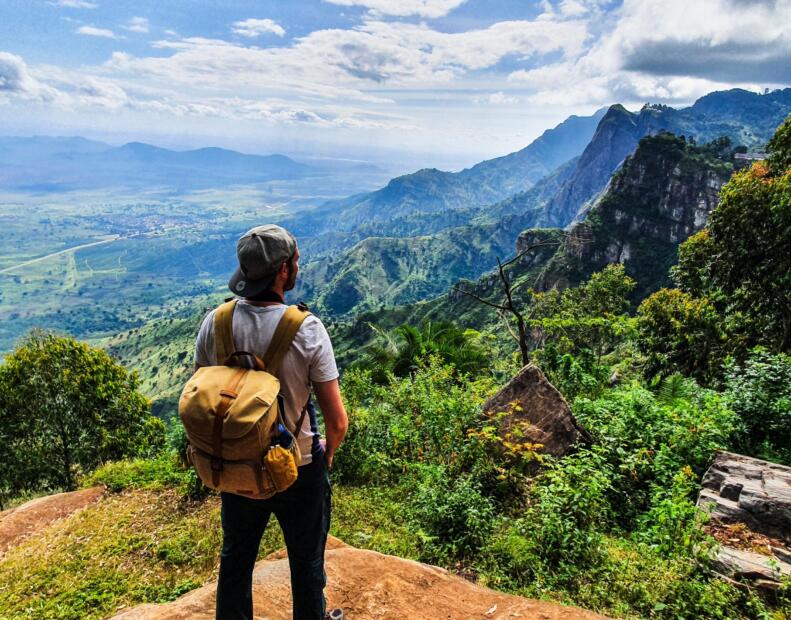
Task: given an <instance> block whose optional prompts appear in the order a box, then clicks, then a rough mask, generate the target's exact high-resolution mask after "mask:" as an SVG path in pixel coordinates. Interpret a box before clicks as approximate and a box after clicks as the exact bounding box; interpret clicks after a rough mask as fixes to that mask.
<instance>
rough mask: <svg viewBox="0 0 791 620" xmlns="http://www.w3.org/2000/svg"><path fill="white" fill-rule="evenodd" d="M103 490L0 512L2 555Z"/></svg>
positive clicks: (46, 499)
mask: <svg viewBox="0 0 791 620" xmlns="http://www.w3.org/2000/svg"><path fill="white" fill-rule="evenodd" d="M102 493H104V487H101V486H98V487H92V488H90V489H82V490H80V491H72V492H71V493H58V494H56V495H47V496H46V497H39V498H37V499H34V500H31V501H29V502H27V503H25V504H22V505H21V506H17V507H16V508H11V509H9V510H4V511H3V512H0V556H2V555H3V554H4V553H5V552H6V550H8V549H9V548H10V547H12V546H14V545H15V544H17V543H19V542H20V541H22V540H23V539H24V538H26V537H27V536H29V535H30V534H33V533H35V532H38V531H40V530H41V529H42V528H44V527H47V526H48V525H50V524H51V523H52V522H53V521H57V520H58V519H63V518H65V517H68V516H69V515H70V514H72V513H74V512H76V511H77V510H79V509H80V508H84V507H85V506H88V505H89V504H92V503H93V502H95V501H96V500H97V499H99V497H101V495H102Z"/></svg>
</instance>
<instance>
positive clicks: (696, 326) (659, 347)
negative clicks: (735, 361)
mask: <svg viewBox="0 0 791 620" xmlns="http://www.w3.org/2000/svg"><path fill="white" fill-rule="evenodd" d="M722 323H723V320H722V317H721V316H720V314H719V313H718V312H717V310H716V308H715V307H714V305H713V304H712V303H711V302H710V301H709V300H708V299H706V298H704V297H693V296H692V295H690V294H688V293H685V292H683V291H680V290H678V289H666V288H665V289H662V290H660V291H657V292H656V293H654V294H653V295H651V296H650V297H649V298H647V299H646V300H645V301H643V303H641V304H640V307H639V308H638V309H637V330H638V339H637V346H638V348H639V349H640V350H641V351H642V352H643V353H645V355H646V372H647V374H648V376H654V375H660V376H668V375H670V374H673V373H675V372H681V373H682V374H684V375H687V376H691V377H695V378H696V379H699V380H701V381H703V382H705V383H708V382H711V381H714V380H716V379H717V378H718V377H719V375H720V373H721V369H722V362H723V359H724V357H725V349H726V344H727V342H726V335H725V333H724V332H723V325H722Z"/></svg>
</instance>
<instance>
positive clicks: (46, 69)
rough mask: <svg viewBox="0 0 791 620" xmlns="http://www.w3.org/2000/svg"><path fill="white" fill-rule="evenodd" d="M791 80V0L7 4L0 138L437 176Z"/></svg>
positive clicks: (12, 0) (0, 49)
mask: <svg viewBox="0 0 791 620" xmlns="http://www.w3.org/2000/svg"><path fill="white" fill-rule="evenodd" d="M788 85H791V0H540V1H530V0H222V1H220V0H179V1H175V0H136V1H135V2H122V1H120V0H0V135H34V134H36V135H82V136H86V137H91V138H96V139H102V140H105V141H107V142H110V143H113V144H122V143H124V142H128V141H133V140H140V141H146V142H151V143H154V144H158V145H161V146H169V147H172V148H191V147H200V146H207V145H216V146H223V147H226V148H234V149H237V150H241V151H244V152H251V153H271V152H279V153H284V154H286V155H292V156H299V155H303V156H307V155H312V156H317V157H348V158H352V159H355V158H359V159H369V160H376V159H380V160H381V159H385V158H388V157H401V156H404V154H409V156H411V157H414V158H415V159H416V160H418V159H420V160H422V161H425V162H426V163H430V164H432V165H441V166H442V165H444V167H446V168H453V167H460V166H462V165H468V164H471V163H474V162H476V161H479V160H481V159H484V158H486V157H492V156H497V155H502V154H506V153H509V152H512V151H515V150H518V149H520V148H522V147H524V146H525V145H527V144H528V143H529V142H530V141H531V140H533V139H534V138H536V137H537V136H539V135H540V134H541V133H542V132H543V131H544V130H545V129H547V128H549V127H552V126H554V125H556V124H558V123H560V122H561V121H562V120H564V119H565V118H566V117H568V116H569V115H571V114H580V115H587V114H592V113H593V112H595V111H596V110H597V109H599V108H601V107H602V106H607V105H611V104H613V103H621V104H623V105H625V106H626V107H627V108H630V109H637V108H639V107H640V106H642V105H643V104H644V103H646V102H651V103H665V104H669V105H673V106H684V105H689V104H691V103H692V102H693V101H694V100H695V99H696V98H698V97H700V96H702V95H704V94H706V93H708V92H711V91H713V90H723V89H727V88H734V87H739V88H746V89H749V90H754V91H761V92H762V91H763V90H764V89H765V88H769V89H774V88H779V87H785V86H788Z"/></svg>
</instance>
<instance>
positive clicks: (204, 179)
mask: <svg viewBox="0 0 791 620" xmlns="http://www.w3.org/2000/svg"><path fill="white" fill-rule="evenodd" d="M316 172H317V169H316V168H313V167H311V166H306V165H304V164H300V163H297V162H295V161H293V160H292V159H289V158H288V157H285V156H284V155H246V154H243V153H238V152H236V151H231V150H227V149H221V148H202V149H197V150H191V151H173V150H170V149H165V148H160V147H157V146H152V145H150V144H144V143H142V142H130V143H129V144H125V145H123V146H120V147H115V148H114V147H111V146H109V145H106V144H103V143H101V142H94V141H91V140H86V139H84V138H47V137H33V138H0V188H2V189H17V190H39V189H45V190H49V191H56V190H61V191H67V190H74V189H89V188H102V187H128V188H143V187H161V186H165V187H173V188H177V189H192V188H203V187H217V186H223V185H231V184H245V183H256V182H262V181H268V180H272V179H292V178H300V177H304V176H307V175H310V174H315V173H316Z"/></svg>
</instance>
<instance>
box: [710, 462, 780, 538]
mask: <svg viewBox="0 0 791 620" xmlns="http://www.w3.org/2000/svg"><path fill="white" fill-rule="evenodd" d="M701 486H702V487H703V488H702V489H701V491H700V496H699V498H698V505H699V506H701V507H702V508H704V509H710V510H711V515H712V517H715V518H717V519H719V520H720V521H723V522H725V523H734V522H740V523H744V524H746V525H747V526H748V527H749V528H750V529H751V530H753V531H755V532H760V533H761V534H765V535H767V536H772V537H774V538H779V539H780V540H783V541H785V542H786V543H791V467H786V466H785V465H778V464H777V463H770V462H769V461H762V460H760V459H755V458H752V457H749V456H743V455H741V454H734V453H733V452H718V453H717V455H716V457H715V458H714V461H713V463H712V464H711V466H710V467H709V469H708V471H706V474H705V476H703V482H702V483H701Z"/></svg>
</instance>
